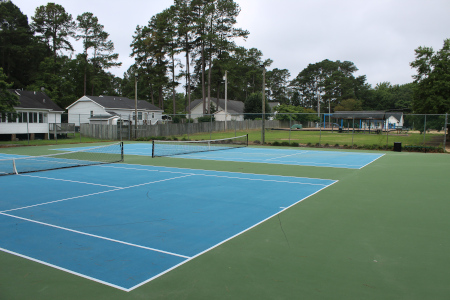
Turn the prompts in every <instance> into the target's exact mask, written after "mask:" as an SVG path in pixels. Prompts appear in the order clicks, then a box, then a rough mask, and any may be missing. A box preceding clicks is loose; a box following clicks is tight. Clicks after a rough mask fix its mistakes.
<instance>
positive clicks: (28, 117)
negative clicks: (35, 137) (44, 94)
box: [26, 112, 30, 146]
mask: <svg viewBox="0 0 450 300" xmlns="http://www.w3.org/2000/svg"><path fill="white" fill-rule="evenodd" d="M26 114H27V144H28V146H29V145H30V127H29V125H28V124H29V123H28V120H29V119H30V115H29V113H28V112H26Z"/></svg>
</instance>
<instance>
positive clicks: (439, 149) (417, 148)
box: [403, 145, 444, 153]
mask: <svg viewBox="0 0 450 300" xmlns="http://www.w3.org/2000/svg"><path fill="white" fill-rule="evenodd" d="M403 150H404V151H408V152H425V153H427V152H428V153H443V152H444V149H443V148H442V147H434V146H409V145H406V146H403Z"/></svg>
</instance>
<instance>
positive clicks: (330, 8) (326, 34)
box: [13, 0, 450, 86]
mask: <svg viewBox="0 0 450 300" xmlns="http://www.w3.org/2000/svg"><path fill="white" fill-rule="evenodd" d="M53 2H55V3H58V4H60V5H62V6H63V7H64V8H65V9H66V11H67V12H68V13H70V14H72V16H73V17H74V18H76V16H77V15H80V14H82V13H83V12H87V11H89V12H92V13H93V14H94V15H96V16H97V17H98V18H99V22H100V23H101V24H103V25H104V26H105V31H107V32H108V33H109V34H110V38H111V40H112V41H113V42H114V45H115V48H116V52H118V53H119V55H120V56H119V60H120V61H122V62H123V66H122V67H120V68H114V69H111V70H110V71H111V72H112V73H114V74H115V75H117V76H122V75H123V73H124V72H125V71H126V70H127V69H128V67H129V66H130V65H131V64H133V62H134V60H133V58H130V57H129V55H130V53H131V49H130V47H129V46H130V44H131V42H132V35H133V33H134V30H135V28H136V26H137V25H141V26H142V25H146V24H147V22H148V20H149V19H150V18H151V16H153V15H155V14H157V13H159V12H161V11H162V10H163V9H165V8H168V7H169V6H170V5H172V4H173V0H158V1H139V0H128V1H120V2H119V1H105V0H91V1H87V0H78V1H70V0H55V1H53ZM236 2H237V3H239V5H240V6H241V9H242V11H241V14H240V15H239V17H238V24H237V26H238V27H241V28H243V29H247V30H249V31H250V36H249V38H248V39H247V41H245V42H244V41H237V43H238V44H239V45H242V46H244V47H246V48H252V47H254V48H258V49H259V50H261V51H262V52H263V53H264V58H265V59H267V58H270V59H272V60H273V61H274V63H273V65H272V68H280V69H288V70H289V71H290V73H291V75H292V77H295V76H296V75H297V74H298V73H299V72H300V71H301V70H302V69H304V68H305V67H306V66H307V65H308V64H310V63H311V64H313V63H316V62H319V61H322V60H324V59H330V60H341V61H344V60H348V61H352V62H354V63H355V65H356V66H357V67H358V69H359V71H358V73H357V75H366V76H367V81H368V82H369V83H370V84H372V85H373V86H374V85H375V84H376V83H380V82H383V81H389V82H391V83H392V84H404V83H408V82H411V81H412V78H411V75H413V74H414V73H415V72H414V70H413V69H411V67H410V66H409V63H410V62H411V61H412V60H414V49H416V48H417V47H419V46H430V47H433V48H434V49H435V50H438V49H440V48H441V47H442V44H443V41H444V39H446V38H450V33H449V32H448V28H450V18H449V17H448V12H449V11H450V1H448V0H429V1H418V0H365V1H360V0H347V1H335V0H318V1H317V0H316V1H312V0H306V1H294V0H277V1H273V0H237V1H236ZM13 3H14V4H16V5H17V6H18V7H19V8H20V9H21V10H22V12H23V13H25V14H26V15H28V17H29V20H30V17H31V16H32V15H34V10H35V8H36V7H37V6H39V5H45V4H46V3H47V2H46V1H41V0H39V1H36V0H13ZM30 21H31V20H30ZM230 71H231V70H230Z"/></svg>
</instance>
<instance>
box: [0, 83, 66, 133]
mask: <svg viewBox="0 0 450 300" xmlns="http://www.w3.org/2000/svg"><path fill="white" fill-rule="evenodd" d="M8 91H9V92H10V93H13V94H16V95H17V96H18V97H19V99H18V101H19V105H17V106H15V107H14V109H15V111H16V113H15V114H0V135H10V138H11V140H16V138H19V137H22V138H25V137H26V136H27V134H29V138H30V139H35V138H36V137H40V138H43V139H48V138H49V134H51V133H53V130H51V128H56V126H55V124H61V115H62V114H63V113H64V109H62V108H61V107H59V106H58V105H56V104H55V103H54V102H53V101H52V100H51V99H50V97H49V96H47V95H46V94H45V93H44V92H34V91H22V90H8ZM25 139H26V138H25Z"/></svg>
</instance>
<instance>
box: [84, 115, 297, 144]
mask: <svg viewBox="0 0 450 300" xmlns="http://www.w3.org/2000/svg"><path fill="white" fill-rule="evenodd" d="M282 123H283V121H278V120H266V122H265V127H266V128H281V127H282V125H283V124H282ZM288 123H289V122H288ZM261 125H262V121H261V120H244V121H228V122H227V130H229V131H240V130H252V129H261V127H262V126H261ZM284 125H286V124H284ZM288 125H289V124H288ZM288 125H287V126H288ZM218 131H225V122H224V121H222V122H219V121H214V122H200V123H184V124H182V123H177V124H171V123H169V124H156V125H138V126H137V130H136V135H137V138H145V137H156V136H165V137H170V136H180V135H184V134H186V135H190V134H195V133H208V132H218ZM80 132H81V134H82V135H83V136H89V137H92V138H97V139H103V140H131V139H134V137H135V128H134V126H123V125H99V124H81V126H80Z"/></svg>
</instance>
